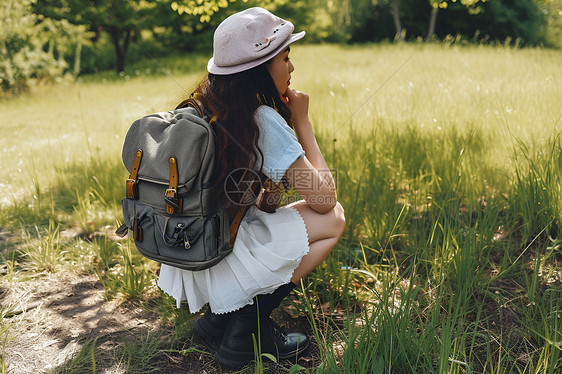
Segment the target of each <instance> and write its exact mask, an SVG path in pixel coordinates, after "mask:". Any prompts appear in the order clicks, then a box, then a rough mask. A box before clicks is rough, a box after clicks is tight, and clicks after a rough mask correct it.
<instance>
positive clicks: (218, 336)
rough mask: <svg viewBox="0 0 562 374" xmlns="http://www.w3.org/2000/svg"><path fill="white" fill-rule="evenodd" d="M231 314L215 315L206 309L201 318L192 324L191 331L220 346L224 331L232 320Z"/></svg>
mask: <svg viewBox="0 0 562 374" xmlns="http://www.w3.org/2000/svg"><path fill="white" fill-rule="evenodd" d="M232 314H233V313H225V314H215V313H213V312H211V308H209V309H207V311H206V312H205V314H204V315H203V317H201V318H199V319H198V320H197V321H195V323H194V324H193V329H194V330H195V331H196V332H197V333H198V334H199V335H200V336H202V337H204V338H205V339H207V340H209V341H211V342H213V343H216V344H217V345H218V344H221V342H222V337H223V335H224V331H225V330H226V328H227V327H228V323H229V322H230V320H231V319H232Z"/></svg>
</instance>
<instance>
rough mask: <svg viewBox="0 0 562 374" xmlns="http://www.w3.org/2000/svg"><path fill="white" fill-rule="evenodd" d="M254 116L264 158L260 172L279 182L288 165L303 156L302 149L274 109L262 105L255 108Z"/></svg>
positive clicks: (291, 130) (291, 131)
mask: <svg viewBox="0 0 562 374" xmlns="http://www.w3.org/2000/svg"><path fill="white" fill-rule="evenodd" d="M254 118H255V120H256V123H257V124H258V126H259V128H260V137H259V141H258V145H259V147H260V150H261V151H262V153H263V158H264V160H263V166H262V172H263V173H264V174H265V175H266V176H267V177H268V178H271V179H272V180H273V181H274V182H275V183H279V182H280V181H281V178H283V175H285V172H286V171H287V169H288V168H289V166H291V165H292V163H293V162H295V161H296V160H297V159H298V158H299V157H303V156H304V150H303V149H302V146H301V145H300V143H299V142H298V140H297V136H296V135H295V132H294V131H293V129H291V128H290V127H289V125H288V124H287V122H286V121H285V120H284V119H283V117H281V115H280V114H279V113H277V111H276V110H275V109H273V108H271V107H269V106H266V105H262V106H260V107H259V108H258V109H256V112H255V113H254Z"/></svg>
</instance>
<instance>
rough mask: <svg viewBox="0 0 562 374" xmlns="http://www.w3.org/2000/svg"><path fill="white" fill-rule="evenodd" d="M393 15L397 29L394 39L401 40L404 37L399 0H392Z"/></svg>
mask: <svg viewBox="0 0 562 374" xmlns="http://www.w3.org/2000/svg"><path fill="white" fill-rule="evenodd" d="M392 17H393V18H394V27H395V29H396V34H395V35H394V40H396V41H399V40H401V39H402V25H401V24H400V11H399V0H392Z"/></svg>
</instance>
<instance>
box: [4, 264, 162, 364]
mask: <svg viewBox="0 0 562 374" xmlns="http://www.w3.org/2000/svg"><path fill="white" fill-rule="evenodd" d="M0 287H1V301H0V302H1V304H2V305H3V307H4V308H6V307H8V314H7V316H6V317H9V318H8V320H10V321H11V323H12V325H11V326H12V327H13V328H11V329H10V330H11V332H12V334H11V335H12V338H13V340H12V341H10V342H8V345H7V348H6V352H5V355H4V359H5V361H6V363H7V365H9V366H8V372H9V373H18V374H20V373H21V374H23V373H43V372H48V371H50V370H52V369H54V368H57V367H59V366H61V365H62V364H63V363H65V362H66V361H68V360H69V359H70V358H71V357H73V356H74V355H75V354H76V353H77V352H78V351H79V350H80V349H81V348H82V346H83V344H84V343H85V342H86V341H88V340H91V339H94V338H96V337H102V338H107V339H100V340H103V341H104V343H101V344H104V345H105V348H106V349H111V345H112V343H111V342H112V341H123V340H126V339H127V338H131V339H134V336H135V335H139V334H145V335H146V333H150V332H153V331H156V330H159V329H161V328H162V326H160V323H159V318H158V316H157V315H156V314H155V313H153V312H148V311H146V310H143V309H142V308H140V307H138V306H134V305H131V304H126V303H120V302H118V301H107V300H105V298H104V292H103V288H102V286H101V285H100V283H99V282H98V280H97V277H96V276H95V275H77V274H73V273H69V272H60V273H53V274H40V275H38V276H37V277H36V278H34V279H30V280H25V281H19V282H18V281H7V280H3V281H2V282H1V283H0ZM15 334H17V335H16V336H14V335H15Z"/></svg>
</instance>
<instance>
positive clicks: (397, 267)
mask: <svg viewBox="0 0 562 374" xmlns="http://www.w3.org/2000/svg"><path fill="white" fill-rule="evenodd" d="M291 55H292V61H293V63H294V65H295V68H296V70H295V71H294V73H293V74H292V79H291V87H293V88H295V89H297V90H301V91H304V92H307V93H308V94H309V95H310V117H311V120H312V121H313V125H314V128H315V131H316V134H317V138H318V142H319V144H320V147H321V148H322V150H323V151H324V154H325V157H326V159H327V161H328V164H329V165H330V166H331V167H333V168H335V169H336V174H337V175H336V176H337V183H338V195H339V200H340V201H341V203H342V204H343V206H344V208H345V210H346V219H347V229H346V234H345V235H344V238H343V239H342V240H341V241H340V243H339V244H338V246H337V247H336V249H335V250H334V252H333V253H332V255H331V256H330V258H329V259H328V260H327V261H326V263H325V265H324V266H323V268H322V269H320V270H319V271H317V272H315V273H313V274H312V275H311V276H310V277H309V279H308V280H307V281H306V282H305V283H303V285H302V288H301V289H300V290H299V291H298V293H299V296H303V297H302V298H300V299H298V300H296V301H295V300H293V301H292V304H291V305H290V306H291V307H292V308H294V309H295V314H296V315H300V316H308V317H309V322H310V324H311V326H312V331H313V332H314V333H315V338H316V341H317V343H318V346H319V350H318V351H319V355H320V362H321V363H320V364H319V365H317V366H316V367H315V368H308V369H304V368H301V367H298V366H293V367H292V369H291V370H292V372H297V371H299V370H302V371H303V372H304V371H310V372H326V373H338V372H346V373H365V372H371V373H382V372H386V373H391V372H392V373H411V372H427V373H445V372H451V373H482V372H493V373H512V372H522V373H523V372H524V373H539V372H541V373H557V372H560V370H562V358H561V357H560V353H561V352H560V351H561V349H562V348H561V347H562V346H561V344H562V309H561V308H562V249H561V243H562V235H561V232H560V228H561V223H560V221H561V218H562V217H561V214H562V154H561V151H562V141H561V138H560V137H561V135H560V134H561V126H562V119H561V118H562V52H561V51H554V50H541V49H521V50H520V49H515V48H511V47H504V46H495V47H491V46H461V45H459V44H450V43H441V44H420V45H418V44H398V45H371V46H356V47H355V46H352V47H340V46H307V45H298V44H297V45H295V47H294V48H292V51H291ZM204 68H205V58H204V57H201V56H197V58H190V57H185V58H182V59H179V58H174V59H164V60H162V61H148V62H147V63H137V64H135V65H133V66H132V67H131V68H129V69H128V70H127V73H126V74H124V75H123V76H120V77H117V78H116V77H112V76H111V75H101V76H99V77H94V78H92V77H87V78H84V81H82V82H78V83H72V84H59V85H55V86H44V87H38V88H35V89H33V91H32V92H30V93H29V94H26V95H23V96H20V97H18V98H14V99H10V100H6V101H3V102H0V112H1V113H2V114H3V116H2V118H3V119H2V123H1V125H0V126H1V132H2V137H1V138H0V148H1V149H2V153H1V154H0V164H1V165H2V167H1V168H0V204H1V206H2V207H3V210H2V212H1V214H0V227H3V230H6V231H10V232H13V233H17V232H20V231H22V230H23V232H24V233H25V234H24V235H23V236H22V237H21V239H18V237H17V235H16V234H14V236H13V238H12V239H11V240H10V241H9V242H7V244H2V247H1V248H0V249H2V250H3V251H4V262H5V263H7V264H8V268H9V270H10V271H9V272H8V275H11V276H14V274H15V273H17V272H18V271H19V272H30V271H35V272H39V271H64V270H65V269H69V268H72V267H81V268H83V269H84V270H85V271H92V272H95V273H96V274H98V275H99V278H100V281H101V282H102V283H103V285H104V287H105V288H106V293H107V295H108V297H124V298H129V299H131V298H132V299H135V298H136V299H142V295H143V293H145V291H146V290H151V291H152V292H148V294H154V293H155V285H154V282H153V279H154V276H155V275H154V270H153V266H152V265H147V261H144V260H142V259H140V257H138V255H137V254H135V253H134V252H131V250H130V248H129V247H128V246H126V245H125V247H123V245H122V244H120V245H115V244H112V242H111V241H109V242H108V241H107V240H106V241H93V242H81V244H80V245H77V244H76V242H72V243H64V241H63V240H61V239H60V237H59V235H58V234H59V230H61V229H67V228H69V227H78V228H79V230H80V231H81V232H83V233H86V234H91V233H93V232H95V231H99V230H101V229H102V228H103V227H105V226H106V225H110V226H114V225H115V224H116V222H117V221H119V220H120V219H121V217H120V207H119V201H120V199H121V197H122V194H123V192H124V191H123V190H124V188H123V186H124V180H123V178H124V177H126V175H125V171H124V169H123V167H122V166H121V161H120V156H121V146H122V142H123V139H124V135H125V133H126V131H127V129H128V126H129V125H130V123H131V122H132V121H133V120H134V119H136V118H138V117H140V116H143V115H146V114H149V113H152V112H157V111H164V110H170V109H172V108H173V107H174V106H175V105H176V104H177V103H178V102H179V101H180V100H181V99H182V98H184V97H185V96H186V95H188V94H189V92H190V90H191V89H192V88H193V87H194V85H195V84H196V83H197V82H198V81H199V80H200V79H201V78H202V77H203V75H202V74H203V72H204ZM193 72H196V73H193ZM34 224H38V225H39V227H38V228H33V226H34ZM34 245H35V246H36V247H38V248H40V250H35V251H34V250H33V248H34ZM65 246H66V247H65ZM14 248H17V252H16V254H12V256H11V257H10V253H11V252H10V251H11V250H12V249H14ZM69 248H70V249H69ZM45 251H47V252H49V251H51V252H55V253H45ZM79 251H83V253H79ZM84 255H87V256H86V257H87V258H91V257H92V256H95V257H96V259H97V261H98V262H96V263H95V264H94V265H92V263H91V262H89V261H88V259H87V258H86V259H85V258H84ZM88 256H90V257H88ZM10 258H11V259H12V260H10ZM14 258H18V259H19V262H18V264H17V265H16V264H15V261H14ZM61 259H63V261H61ZM113 259H117V260H116V261H113ZM10 261H11V262H10ZM116 262H119V263H120V264H121V265H122V266H121V267H120V269H121V270H120V271H121V273H119V272H115V271H113V272H111V271H109V270H110V268H112V267H114V266H115V263H116ZM18 266H19V267H18ZM16 278H17V277H16ZM16 278H14V279H16ZM325 305H328V306H327V307H325ZM321 306H322V307H321ZM167 313H170V314H173V313H176V312H170V311H168V312H167ZM178 329H179V327H178ZM2 331H3V330H2ZM3 333H5V332H3ZM179 335H181V334H179ZM94 345H95V342H94ZM90 348H91V347H90ZM90 348H88V349H90ZM92 350H93V348H92ZM100 354H101V353H100ZM153 354H154V355H157V354H159V353H158V351H154V352H153ZM265 361H266V360H265ZM266 365H267V364H266ZM258 366H260V367H261V364H260V365H258ZM254 369H255V370H258V369H259V368H258V367H256V368H252V370H254Z"/></svg>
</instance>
